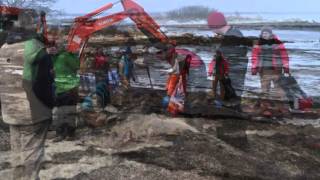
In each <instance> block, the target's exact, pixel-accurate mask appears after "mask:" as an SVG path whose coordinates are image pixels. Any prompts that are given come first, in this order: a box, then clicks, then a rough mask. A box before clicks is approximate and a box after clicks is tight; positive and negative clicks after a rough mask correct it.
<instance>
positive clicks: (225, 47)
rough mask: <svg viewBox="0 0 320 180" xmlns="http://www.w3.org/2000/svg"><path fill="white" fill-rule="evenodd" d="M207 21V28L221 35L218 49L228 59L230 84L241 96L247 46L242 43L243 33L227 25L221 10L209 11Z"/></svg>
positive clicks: (246, 61) (245, 70) (246, 64)
mask: <svg viewBox="0 0 320 180" xmlns="http://www.w3.org/2000/svg"><path fill="white" fill-rule="evenodd" d="M207 21H208V26H209V28H210V29H212V31H213V32H214V33H215V34H217V35H219V36H222V37H223V39H222V42H221V44H220V48H219V49H220V50H221V52H222V54H223V55H224V57H225V58H226V59H228V62H229V65H230V74H229V76H230V79H232V80H233V81H232V86H233V87H234V88H236V89H237V90H239V92H238V93H237V96H239V97H240V98H241V96H242V92H243V90H244V83H245V76H246V73H247V66H248V58H247V48H246V47H245V46H244V45H242V44H243V42H244V41H243V39H244V38H243V34H242V33H241V31H240V30H239V29H237V28H235V27H233V26H231V25H228V23H227V21H226V18H225V16H224V15H223V14H222V13H221V12H217V11H214V12H212V13H210V14H209V16H208V19H207Z"/></svg>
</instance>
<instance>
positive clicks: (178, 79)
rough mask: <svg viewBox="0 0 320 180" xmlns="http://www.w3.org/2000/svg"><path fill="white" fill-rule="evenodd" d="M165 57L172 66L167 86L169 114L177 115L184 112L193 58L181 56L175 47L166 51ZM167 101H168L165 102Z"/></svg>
mask: <svg viewBox="0 0 320 180" xmlns="http://www.w3.org/2000/svg"><path fill="white" fill-rule="evenodd" d="M164 52H165V53H164V57H162V59H166V60H167V62H168V63H169V64H170V66H171V68H170V69H169V71H168V73H169V77H168V80H167V84H166V90H167V97H166V98H168V101H169V102H168V103H169V105H168V108H167V110H168V112H170V113H171V114H172V115H177V114H178V113H179V112H183V111H184V101H185V96H186V94H187V76H188V74H189V68H190V61H191V57H190V56H188V55H179V54H178V53H177V52H176V50H175V48H174V47H168V49H166V50H165V51H164ZM165 101H166V100H165Z"/></svg>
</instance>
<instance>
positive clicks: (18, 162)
mask: <svg viewBox="0 0 320 180" xmlns="http://www.w3.org/2000/svg"><path fill="white" fill-rule="evenodd" d="M35 16H36V15H35V14H34V13H33V12H23V13H21V14H20V15H19V16H18V23H17V24H18V26H19V27H18V32H19V36H20V37H17V38H14V39H13V40H12V39H11V40H10V41H11V42H10V44H8V43H6V44H4V45H3V47H2V48H1V49H0V51H1V52H0V56H1V57H2V58H0V61H1V63H0V64H1V65H0V73H1V78H0V81H1V82H0V96H1V108H2V117H3V120H4V122H5V123H7V124H9V126H10V144H11V151H12V164H11V165H12V168H13V173H12V177H11V178H10V177H1V178H3V179H14V180H29V179H32V180H34V179H39V171H40V165H41V162H42V159H43V156H44V144H45V139H46V136H47V131H48V128H49V126H50V124H51V121H52V120H51V119H52V113H51V111H52V107H53V104H54V99H53V69H52V60H51V58H50V57H51V56H50V55H49V54H48V52H47V50H46V47H45V45H44V43H43V41H42V40H43V39H44V38H41V37H39V35H37V34H36V23H37V22H36V21H35ZM14 31H15V30H13V29H12V31H11V32H10V33H14ZM48 51H49V52H50V51H51V50H50V49H48Z"/></svg>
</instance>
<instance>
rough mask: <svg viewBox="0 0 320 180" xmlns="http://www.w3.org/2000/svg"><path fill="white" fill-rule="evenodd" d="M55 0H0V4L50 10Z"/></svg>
mask: <svg viewBox="0 0 320 180" xmlns="http://www.w3.org/2000/svg"><path fill="white" fill-rule="evenodd" d="M56 1H57V0H0V5H8V6H14V7H20V8H30V9H36V10H44V11H46V12H48V11H51V10H52V8H51V5H52V4H53V3H55V2H56Z"/></svg>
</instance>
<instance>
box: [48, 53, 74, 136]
mask: <svg viewBox="0 0 320 180" xmlns="http://www.w3.org/2000/svg"><path fill="white" fill-rule="evenodd" d="M53 62H54V71H55V87H56V92H55V94H56V108H55V109H54V111H53V115H54V116H53V117H54V124H55V126H56V134H57V138H56V139H55V140H54V141H56V142H58V141H62V140H64V139H65V138H72V137H74V135H75V130H76V122H77V103H78V87H79V84H80V77H79V76H78V74H77V71H78V70H79V68H80V61H79V58H78V57H77V56H76V55H74V54H72V53H69V52H66V51H60V52H59V53H57V55H56V56H55V57H54V59H53Z"/></svg>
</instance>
